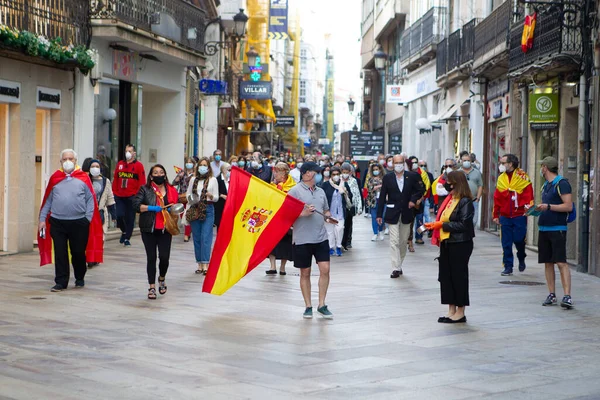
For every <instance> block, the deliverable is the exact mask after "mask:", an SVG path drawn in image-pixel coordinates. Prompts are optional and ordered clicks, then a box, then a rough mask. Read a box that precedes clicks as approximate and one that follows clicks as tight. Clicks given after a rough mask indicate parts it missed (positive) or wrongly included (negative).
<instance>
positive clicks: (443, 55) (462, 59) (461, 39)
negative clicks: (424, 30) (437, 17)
mask: <svg viewBox="0 0 600 400" xmlns="http://www.w3.org/2000/svg"><path fill="white" fill-rule="evenodd" d="M478 22H479V20H478V19H472V20H471V21H469V22H467V23H466V24H464V25H463V27H462V28H461V29H459V30H456V31H454V32H452V33H451V34H450V36H448V39H444V40H443V41H441V42H440V43H439V44H438V47H437V55H436V57H437V59H438V61H437V63H436V76H437V83H438V85H440V86H442V87H448V86H452V85H453V84H454V83H456V82H459V81H463V80H465V79H467V78H468V77H469V76H470V74H471V67H472V64H473V57H474V54H475V49H474V43H475V28H476V26H477V23H478Z"/></svg>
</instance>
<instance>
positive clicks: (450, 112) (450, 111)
mask: <svg viewBox="0 0 600 400" xmlns="http://www.w3.org/2000/svg"><path fill="white" fill-rule="evenodd" d="M457 100H458V101H456V102H455V103H454V104H451V105H450V107H448V108H447V109H446V111H444V112H443V113H442V114H441V115H440V117H439V119H438V120H439V121H448V120H450V119H455V118H456V115H455V114H456V111H458V109H459V107H460V106H462V105H463V104H465V103H468V102H469V101H470V100H469V94H463V95H462V96H461V97H459V98H458V99H457Z"/></svg>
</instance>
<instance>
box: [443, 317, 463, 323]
mask: <svg viewBox="0 0 600 400" xmlns="http://www.w3.org/2000/svg"><path fill="white" fill-rule="evenodd" d="M465 322H467V317H466V316H465V317H462V318H461V319H457V320H454V319H452V318H446V320H445V321H444V322H443V323H444V324H464V323H465Z"/></svg>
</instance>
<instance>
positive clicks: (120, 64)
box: [112, 50, 137, 81]
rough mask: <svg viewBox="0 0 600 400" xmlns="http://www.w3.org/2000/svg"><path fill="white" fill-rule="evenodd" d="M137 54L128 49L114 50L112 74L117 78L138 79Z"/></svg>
mask: <svg viewBox="0 0 600 400" xmlns="http://www.w3.org/2000/svg"><path fill="white" fill-rule="evenodd" d="M135 60H136V56H135V54H134V53H130V52H128V51H120V50H113V68H112V74H113V75H114V76H115V77H116V78H117V79H124V80H127V81H134V80H136V79H137V66H136V62H135Z"/></svg>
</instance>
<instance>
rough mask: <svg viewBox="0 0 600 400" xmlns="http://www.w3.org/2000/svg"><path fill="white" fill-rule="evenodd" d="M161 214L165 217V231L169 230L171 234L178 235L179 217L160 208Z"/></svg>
mask: <svg viewBox="0 0 600 400" xmlns="http://www.w3.org/2000/svg"><path fill="white" fill-rule="evenodd" d="M162 215H163V217H164V219H165V229H166V230H167V232H169V233H170V234H171V235H172V236H177V235H179V233H180V232H179V224H178V221H179V217H178V216H176V215H175V216H174V215H172V214H171V213H170V212H168V211H167V210H162Z"/></svg>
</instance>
